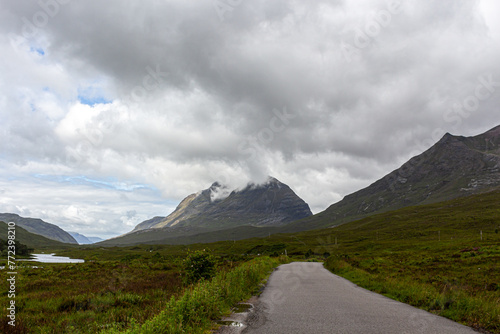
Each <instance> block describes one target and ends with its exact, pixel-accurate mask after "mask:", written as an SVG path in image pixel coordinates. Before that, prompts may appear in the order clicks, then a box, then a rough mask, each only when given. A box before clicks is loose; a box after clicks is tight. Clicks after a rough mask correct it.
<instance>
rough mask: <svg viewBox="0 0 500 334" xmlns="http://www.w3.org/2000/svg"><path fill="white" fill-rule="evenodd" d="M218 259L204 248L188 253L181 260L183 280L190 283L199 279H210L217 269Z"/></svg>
mask: <svg viewBox="0 0 500 334" xmlns="http://www.w3.org/2000/svg"><path fill="white" fill-rule="evenodd" d="M217 264H218V260H217V258H216V257H215V256H213V255H212V254H210V253H209V252H208V251H206V250H199V251H195V252H190V253H188V256H187V257H186V258H185V259H184V261H182V274H183V277H184V282H185V283H186V284H191V283H195V282H198V281H199V280H209V279H211V278H212V277H213V276H214V275H215V273H216V270H217Z"/></svg>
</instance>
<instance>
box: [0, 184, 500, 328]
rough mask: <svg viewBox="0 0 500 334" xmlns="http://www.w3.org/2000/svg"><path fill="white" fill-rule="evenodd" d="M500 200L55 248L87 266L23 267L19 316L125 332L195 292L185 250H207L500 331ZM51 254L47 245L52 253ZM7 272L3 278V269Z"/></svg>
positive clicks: (476, 198) (499, 195)
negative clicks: (294, 269)
mask: <svg viewBox="0 0 500 334" xmlns="http://www.w3.org/2000/svg"><path fill="white" fill-rule="evenodd" d="M499 201H500V192H499V191H491V192H488V193H485V194H478V195H473V196H468V197H465V198H458V199H455V200H450V201H446V202H439V203H435V204H427V205H423V206H414V207H408V208H404V209H399V210H396V211H392V212H386V213H382V214H378V215H373V216H370V217H368V218H364V219H362V220H358V221H354V222H351V223H347V224H343V225H341V226H338V227H335V228H329V229H323V230H313V231H306V232H299V233H292V234H274V235H270V236H268V237H265V238H252V239H246V240H240V241H236V242H235V241H220V242H216V243H211V244H192V245H140V246H128V247H106V248H103V247H96V246H90V245H87V246H79V247H69V248H68V247H64V248H59V249H56V248H51V247H49V248H50V249H51V251H55V252H56V253H57V254H58V255H61V256H68V257H73V258H82V259H85V261H86V262H85V263H83V264H69V265H61V264H60V265H47V264H43V267H44V268H43V269H42V270H33V269H29V268H25V269H23V268H20V278H21V279H20V280H19V282H20V286H19V291H20V294H19V301H20V303H21V305H23V307H22V308H21V309H20V310H19V318H20V319H23V322H24V323H25V326H26V327H27V328H34V327H32V326H37V328H43V327H40V326H41V324H44V325H43V326H46V328H64V329H65V330H67V331H68V330H69V328H73V329H74V330H75V331H74V333H91V332H95V330H96V329H98V330H103V331H104V332H106V331H105V328H103V327H100V326H103V324H106V325H107V326H114V328H118V329H120V330H125V329H127V328H130V326H132V325H133V324H137V323H143V322H145V321H146V319H150V320H151V319H155V318H154V317H155V315H158V314H160V313H161V310H162V309H163V307H164V306H165V301H166V299H167V298H166V297H167V296H179V297H178V298H180V296H181V295H182V294H183V293H184V292H185V291H188V290H189V288H188V286H184V285H183V284H182V282H181V279H180V278H181V274H182V270H181V269H180V268H181V267H180V264H181V263H182V259H183V258H184V257H185V256H186V254H187V253H188V251H195V250H203V249H210V253H211V254H213V255H214V256H216V257H217V258H218V259H219V261H220V263H221V268H224V269H223V270H231V269H232V268H235V267H236V266H237V265H238V264H240V263H244V262H247V261H249V260H251V259H255V258H263V259H264V258H267V257H268V256H270V257H271V258H274V259H277V260H279V261H281V262H282V263H283V262H289V261H292V260H299V261H325V266H326V267H327V268H328V269H330V270H331V271H333V272H334V273H336V274H338V275H341V276H343V277H346V278H348V279H349V280H351V281H353V282H354V283H356V284H359V285H360V286H363V287H365V288H368V289H371V290H374V291H376V292H379V293H382V294H385V295H387V296H389V297H391V298H394V299H396V300H400V301H403V302H406V303H409V304H411V305H415V306H417V307H420V308H423V309H426V310H429V311H431V312H432V313H435V314H439V315H443V316H446V317H449V318H450V319H452V320H455V321H458V322H460V323H462V324H465V325H467V326H471V327H474V328H480V329H482V330H486V331H488V332H490V333H500V321H499V320H500V318H499V316H500V307H499V303H498V300H499V299H500V288H499V286H498V282H499V281H500V270H499V267H498V265H499V263H500V233H499V229H500V226H499V225H500V224H499V221H498V216H499V208H498V203H499ZM481 232H482V233H481ZM49 248H47V247H43V246H42V247H40V249H43V250H44V251H46V252H47V250H48V249H49ZM37 250H38V249H37ZM285 251H286V254H287V255H288V257H285V256H284V254H285ZM1 275H2V277H1V279H5V277H4V275H5V272H4V271H2V272H1ZM56 287H57V288H56ZM3 289H4V287H3ZM186 289H187V290H186ZM1 296H2V297H1V298H2V299H1V300H0V302H1V303H5V302H6V299H5V298H6V296H5V294H4V293H2V294H1ZM42 299H43V300H45V302H43V303H42V302H41V300H42ZM65 305H68V306H65ZM98 310H101V311H103V313H99V312H97V311H98ZM142 310H143V311H142ZM96 312H97V313H96ZM89 317H90V318H91V319H94V320H95V323H94V324H93V325H88V322H85V321H84V319H88V318H89ZM79 319H80V320H79ZM132 319H134V320H132ZM211 320H212V321H213V320H216V319H211ZM151 321H153V320H151ZM162 321H166V320H165V319H163V320H162ZM84 323H85V324H84ZM209 323H211V322H210V321H209ZM210 326H215V325H214V324H212V325H209V327H210ZM35 332H36V331H35ZM62 332H64V331H61V333H62ZM39 333H41V331H39ZM200 333H201V331H200Z"/></svg>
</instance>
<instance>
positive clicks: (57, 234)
mask: <svg viewBox="0 0 500 334" xmlns="http://www.w3.org/2000/svg"><path fill="white" fill-rule="evenodd" d="M0 221H3V222H7V223H8V222H14V223H16V225H17V226H20V227H22V228H23V229H25V230H26V231H28V232H30V233H33V234H38V235H42V236H44V237H46V238H49V239H52V240H56V241H60V242H64V243H69V244H78V243H77V242H76V240H75V238H73V237H72V236H71V235H70V234H69V233H68V232H66V231H64V230H63V229H61V228H60V227H59V226H57V225H54V224H50V223H47V222H44V221H43V220H41V219H38V218H24V217H21V216H19V215H16V214H14V213H0Z"/></svg>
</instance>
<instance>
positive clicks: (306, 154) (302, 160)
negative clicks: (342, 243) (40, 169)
mask: <svg viewBox="0 0 500 334" xmlns="http://www.w3.org/2000/svg"><path fill="white" fill-rule="evenodd" d="M0 6H1V8H2V11H1V14H0V15H1V19H2V20H1V23H0V29H1V31H2V33H3V37H2V40H1V42H2V47H3V48H6V50H5V53H4V54H5V57H6V58H7V59H8V60H10V61H11V62H12V63H13V64H14V65H15V66H14V67H12V66H11V67H10V68H9V67H7V66H5V65H4V66H3V67H2V70H3V71H2V73H6V74H5V77H4V79H3V80H2V81H0V87H1V89H2V90H3V91H4V93H5V94H4V95H5V96H8V97H9V98H10V100H8V101H9V102H6V101H3V102H2V101H1V100H0V102H2V107H3V108H2V111H1V113H2V117H4V119H5V121H4V123H3V124H2V128H1V132H0V136H2V138H1V139H2V143H5V142H6V139H7V138H8V144H2V146H1V149H2V154H3V155H4V156H7V157H8V160H9V161H12V162H15V163H17V162H18V161H21V160H23V161H24V162H25V163H28V162H41V161H43V163H45V164H47V165H48V166H50V165H51V164H52V165H53V167H52V168H55V169H56V170H57V171H59V172H62V171H65V173H75V174H78V173H80V174H88V173H92V174H97V175H103V176H105V175H110V174H112V175H117V176H118V177H121V178H125V179H133V180H138V181H140V182H149V183H152V184H155V185H157V186H158V187H159V188H160V189H162V191H163V192H164V196H166V197H168V198H175V199H179V198H182V197H183V196H185V195H187V194H189V193H190V192H193V191H196V190H199V189H200V188H203V187H204V186H205V184H210V182H211V181H213V180H214V179H215V178H219V179H226V180H228V181H230V182H232V181H234V182H235V183H238V182H240V183H241V182H243V180H244V179H263V178H265V176H266V175H267V174H270V173H272V174H273V175H274V176H276V177H278V178H280V176H281V177H282V178H283V177H284V178H285V179H283V180H282V181H284V182H287V181H288V180H290V181H288V183H292V182H293V183H295V186H296V187H297V188H300V189H301V190H302V191H303V193H302V194H299V195H301V196H303V197H304V198H305V199H306V200H307V201H309V202H310V204H311V205H312V206H313V208H314V209H315V210H316V211H317V210H320V209H322V208H324V207H326V206H328V205H329V204H331V202H332V201H334V200H338V199H340V198H341V196H343V195H345V194H348V193H349V192H352V191H355V190H357V189H358V188H359V187H361V186H363V185H367V184H369V183H370V182H372V181H374V180H375V179H377V178H379V177H381V176H383V175H384V174H386V173H387V172H389V171H391V170H392V169H394V168H396V167H398V166H399V164H401V163H402V162H404V161H405V160H407V159H408V158H409V157H411V155H413V154H417V153H419V152H422V151H423V150H425V149H426V148H428V147H429V146H430V145H432V143H433V142H435V141H436V140H438V139H439V137H440V136H442V135H443V134H444V133H445V132H447V131H448V132H452V133H456V134H465V135H472V134H476V133H478V132H481V131H485V130H487V129H489V128H491V127H492V126H494V125H496V124H498V123H500V116H498V115H499V114H498V113H496V112H495V111H496V110H497V109H496V108H497V107H496V106H497V105H498V102H499V100H500V94H498V92H497V90H498V89H499V88H500V83H499V82H500V70H499V68H498V66H497V65H496V62H497V60H496V59H498V54H499V47H498V43H496V42H495V41H497V39H496V38H498V31H497V30H495V29H497V28H495V27H496V26H494V25H492V22H493V21H494V20H492V19H491V17H489V18H488V15H490V14H489V13H491V12H494V10H493V11H492V7H491V6H493V7H494V5H493V4H492V3H491V2H488V1H483V2H479V1H451V0H450V1H440V2H419V1H404V2H403V1H401V2H398V1H357V2H354V1H315V2H314V3H307V2H297V1H284V0H280V1H264V0H258V1H236V2H225V1H222V0H209V1H208V0H205V1H192V2H191V1H180V0H171V1H153V0H151V1H143V2H123V1H118V0H113V1H106V2H102V1H97V0H93V1H85V2H83V1H62V0H45V1H40V2H35V1H26V0H22V1H2V2H0ZM485 81H486V82H489V86H488V84H487V85H486V86H487V87H486V86H485V84H484V82H485ZM478 85H482V88H481V89H480V91H481V92H483V93H484V92H489V93H490V94H489V96H488V97H487V98H481V99H480V98H478V97H476V96H475V94H476V91H477V87H478ZM485 89H486V90H485ZM82 92H92V96H90V97H86V96H83V97H82V96H81V94H82ZM483 95H484V94H483ZM483 95H481V96H483ZM91 98H100V99H102V101H113V102H112V103H107V104H96V105H94V106H84V105H81V104H79V103H78V100H79V99H80V101H84V102H85V101H91ZM474 98H475V99H476V100H477V101H476V100H474ZM89 99H90V100H89ZM467 103H469V105H467ZM471 103H475V104H471ZM89 104H91V103H89ZM457 105H461V106H462V109H460V108H457V107H456V106H457ZM30 106H33V108H31V107H30ZM464 106H465V107H464ZM463 108H466V109H467V108H468V109H469V110H466V109H463ZM68 155H69V156H70V157H71V159H68ZM68 160H70V161H71V162H72V163H73V164H68ZM48 166H45V167H44V168H49V167H48ZM54 166H57V168H56V167H54ZM364 166H370V168H365V167H364ZM33 168H34V169H36V168H35V167H33ZM49 169H50V168H49ZM341 179H342V180H341ZM325 180H328V181H325ZM312 183H314V184H319V185H321V189H320V190H317V189H314V186H310V187H308V186H307V185H308V184H312ZM291 185H292V186H294V184H291ZM174 189H175V190H174ZM318 193H321V194H323V195H322V196H318V195H317V194H318ZM124 216H125V217H127V215H126V214H125V215H124Z"/></svg>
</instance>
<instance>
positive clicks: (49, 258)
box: [30, 254, 85, 263]
mask: <svg viewBox="0 0 500 334" xmlns="http://www.w3.org/2000/svg"><path fill="white" fill-rule="evenodd" d="M31 255H32V256H33V259H31V260H30V261H36V262H43V263H83V262H85V260H81V259H70V258H69V257H66V256H55V255H54V254H31Z"/></svg>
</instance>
